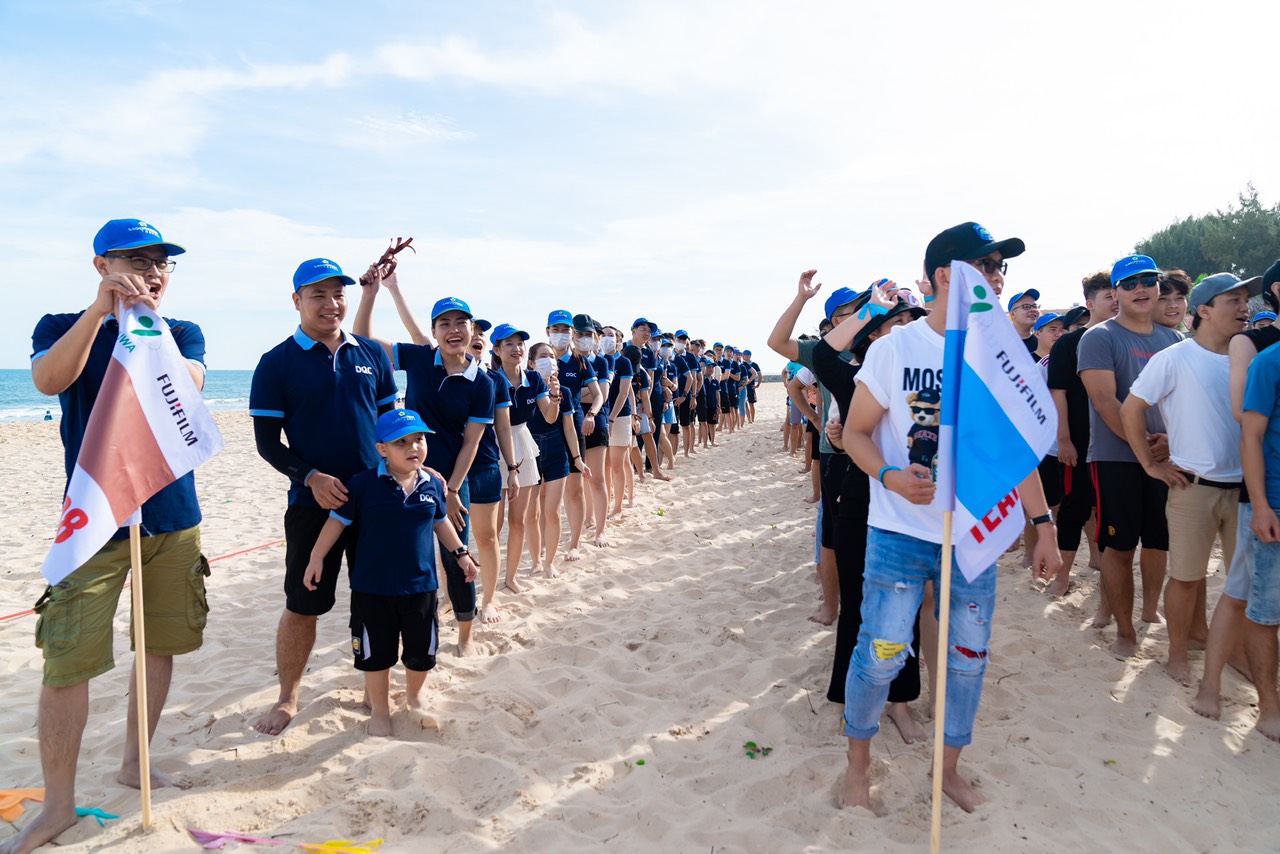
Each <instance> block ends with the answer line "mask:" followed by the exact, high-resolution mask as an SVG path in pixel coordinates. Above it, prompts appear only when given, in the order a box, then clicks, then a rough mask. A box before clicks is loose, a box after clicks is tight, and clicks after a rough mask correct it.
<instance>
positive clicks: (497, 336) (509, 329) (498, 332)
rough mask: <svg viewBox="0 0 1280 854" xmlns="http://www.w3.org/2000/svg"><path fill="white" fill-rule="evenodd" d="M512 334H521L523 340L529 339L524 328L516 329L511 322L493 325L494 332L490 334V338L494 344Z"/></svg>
mask: <svg viewBox="0 0 1280 854" xmlns="http://www.w3.org/2000/svg"><path fill="white" fill-rule="evenodd" d="M512 335H519V336H520V340H521V341H528V340H529V333H528V332H525V331H524V330H523V329H516V328H515V327H514V326H512V325H511V324H510V323H499V324H498V325H497V326H495V327H493V334H492V335H490V336H489V340H490V341H492V342H493V343H494V344H497V343H499V342H501V341H506V340H507V339H508V338H510V337H511V336H512Z"/></svg>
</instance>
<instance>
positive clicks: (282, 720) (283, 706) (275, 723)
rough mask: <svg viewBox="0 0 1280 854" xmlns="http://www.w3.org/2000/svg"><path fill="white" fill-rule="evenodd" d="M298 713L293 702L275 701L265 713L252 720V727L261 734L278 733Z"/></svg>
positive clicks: (282, 730)
mask: <svg viewBox="0 0 1280 854" xmlns="http://www.w3.org/2000/svg"><path fill="white" fill-rule="evenodd" d="M297 713H298V707H297V705H295V704H293V703H276V704H275V705H274V706H272V707H271V709H270V710H269V711H267V713H266V714H264V715H263V716H262V717H260V718H258V719H257V720H256V721H254V722H253V728H254V729H255V730H257V731H258V732H260V733H262V734H263V735H279V734H280V733H282V732H284V728H285V727H287V726H288V725H289V721H291V720H293V716H294V715H296V714H297Z"/></svg>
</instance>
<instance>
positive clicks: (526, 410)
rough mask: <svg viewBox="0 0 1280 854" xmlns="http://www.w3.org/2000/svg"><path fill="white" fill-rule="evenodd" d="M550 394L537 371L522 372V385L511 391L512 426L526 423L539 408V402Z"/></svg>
mask: <svg viewBox="0 0 1280 854" xmlns="http://www.w3.org/2000/svg"><path fill="white" fill-rule="evenodd" d="M504 379H505V377H504ZM508 382H509V381H508ZM548 394H550V392H548V391H547V384H546V383H545V382H543V380H542V374H540V373H538V372H537V371H530V370H524V371H521V372H520V385H518V386H516V387H515V388H513V389H512V390H511V426H512V427H514V426H515V425H517V424H524V423H526V422H527V421H528V420H529V418H530V417H531V416H532V415H533V412H534V410H535V409H537V408H538V403H537V402H538V401H539V400H542V398H544V397H546V396H547V395H548ZM544 423H545V422H544Z"/></svg>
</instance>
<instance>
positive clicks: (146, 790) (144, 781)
mask: <svg viewBox="0 0 1280 854" xmlns="http://www.w3.org/2000/svg"><path fill="white" fill-rule="evenodd" d="M129 564H130V571H131V573H132V574H133V584H132V587H133V650H134V652H133V670H134V676H135V677H136V679H135V683H134V687H133V693H134V698H135V699H136V700H137V708H138V788H139V789H141V790H142V829H143V830H150V829H151V825H152V821H151V738H150V733H149V732H148V731H147V730H148V726H147V720H148V718H149V717H150V715H149V710H148V706H147V652H146V650H147V632H146V628H145V627H144V625H143V623H144V620H143V610H142V534H141V533H140V532H139V530H138V525H136V524H134V525H130V526H129Z"/></svg>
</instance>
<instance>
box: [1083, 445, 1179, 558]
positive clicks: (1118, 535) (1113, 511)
mask: <svg viewBox="0 0 1280 854" xmlns="http://www.w3.org/2000/svg"><path fill="white" fill-rule="evenodd" d="M1089 465H1090V467H1091V468H1092V469H1093V483H1094V488H1095V489H1096V490H1097V497H1098V545H1100V546H1102V547H1103V548H1105V549H1115V550H1116V551H1118V552H1127V551H1132V550H1133V549H1136V548H1137V547H1138V543H1139V542H1141V543H1142V547H1143V548H1146V549H1156V550H1157V551H1168V550H1169V523H1168V521H1167V519H1166V518H1165V515H1164V505H1165V502H1166V501H1167V500H1168V498H1169V486H1168V485H1167V484H1166V483H1165V482H1164V481H1160V480H1156V479H1155V478H1153V477H1151V476H1150V475H1148V474H1147V473H1146V472H1145V471H1143V469H1142V466H1141V465H1139V464H1138V463H1122V462H1096V463H1090V464H1089Z"/></svg>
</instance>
